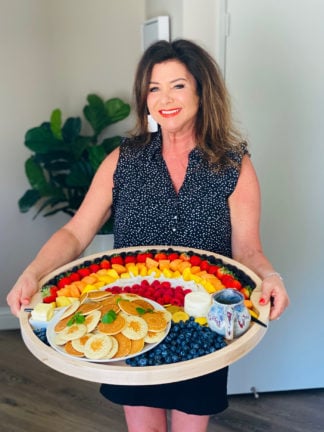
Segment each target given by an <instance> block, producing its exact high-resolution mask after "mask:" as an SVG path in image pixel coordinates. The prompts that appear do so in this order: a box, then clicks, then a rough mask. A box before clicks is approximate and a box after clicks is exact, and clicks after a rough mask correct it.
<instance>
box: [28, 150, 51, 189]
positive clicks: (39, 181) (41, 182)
mask: <svg viewBox="0 0 324 432" xmlns="http://www.w3.org/2000/svg"><path fill="white" fill-rule="evenodd" d="M25 172H26V176H27V178H28V181H29V184H30V185H31V187H32V188H33V189H36V190H38V191H40V194H41V195H42V194H43V193H44V191H45V190H46V189H47V187H48V182H47V179H46V177H45V175H44V172H43V168H42V167H41V165H40V164H39V163H37V162H36V160H35V158H34V157H33V156H31V157H30V158H29V159H27V160H26V162H25Z"/></svg>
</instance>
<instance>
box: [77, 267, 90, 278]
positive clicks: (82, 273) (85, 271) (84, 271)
mask: <svg viewBox="0 0 324 432" xmlns="http://www.w3.org/2000/svg"><path fill="white" fill-rule="evenodd" d="M78 273H79V275H80V276H81V277H82V278H84V277H86V276H89V274H90V273H91V272H90V269H89V268H87V267H83V268H80V269H79V270H78Z"/></svg>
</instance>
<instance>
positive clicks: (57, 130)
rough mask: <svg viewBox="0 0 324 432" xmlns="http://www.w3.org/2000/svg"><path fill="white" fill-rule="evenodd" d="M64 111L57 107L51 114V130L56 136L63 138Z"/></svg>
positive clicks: (59, 138)
mask: <svg viewBox="0 0 324 432" xmlns="http://www.w3.org/2000/svg"><path fill="white" fill-rule="evenodd" d="M61 128H62V112H61V110H60V109H58V108H57V109H55V110H53V111H52V114H51V131H52V133H53V135H54V137H55V138H57V139H58V140H61V139H62V130H61Z"/></svg>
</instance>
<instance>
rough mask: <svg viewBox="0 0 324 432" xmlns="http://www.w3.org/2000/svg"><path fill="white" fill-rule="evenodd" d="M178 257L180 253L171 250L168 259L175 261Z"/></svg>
mask: <svg viewBox="0 0 324 432" xmlns="http://www.w3.org/2000/svg"><path fill="white" fill-rule="evenodd" d="M178 258H179V254H178V253H177V252H171V253H170V254H169V255H168V257H167V259H169V260H170V261H174V260H176V259H178Z"/></svg>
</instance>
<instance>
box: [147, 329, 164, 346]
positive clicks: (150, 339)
mask: <svg viewBox="0 0 324 432" xmlns="http://www.w3.org/2000/svg"><path fill="white" fill-rule="evenodd" d="M164 336H165V331H161V332H151V331H148V332H147V335H146V336H145V338H144V342H146V343H158V342H161V340H162V339H163V338H164Z"/></svg>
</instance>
